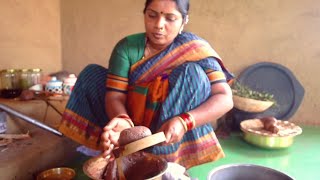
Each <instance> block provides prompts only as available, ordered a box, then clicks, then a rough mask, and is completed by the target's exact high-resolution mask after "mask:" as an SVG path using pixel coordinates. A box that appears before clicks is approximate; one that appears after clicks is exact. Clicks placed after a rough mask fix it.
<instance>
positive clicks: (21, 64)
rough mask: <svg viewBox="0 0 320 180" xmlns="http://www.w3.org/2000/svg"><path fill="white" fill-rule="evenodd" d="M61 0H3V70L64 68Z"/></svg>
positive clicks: (0, 28)
mask: <svg viewBox="0 0 320 180" xmlns="http://www.w3.org/2000/svg"><path fill="white" fill-rule="evenodd" d="M60 25H61V23H60V1H58V0H27V1H25V0H15V1H12V0H1V1H0V69H7V68H41V69H43V71H44V72H54V71H58V70H60V69H62V63H61V40H60V37H61V35H60V32H61V31H60V27H61V26H60Z"/></svg>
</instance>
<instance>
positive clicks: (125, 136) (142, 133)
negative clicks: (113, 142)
mask: <svg viewBox="0 0 320 180" xmlns="http://www.w3.org/2000/svg"><path fill="white" fill-rule="evenodd" d="M150 135H152V133H151V131H150V129H149V128H147V127H145V126H135V127H132V128H129V129H125V130H123V131H121V133H120V137H119V145H120V146H124V145H126V144H129V143H131V142H134V141H137V140H139V139H141V138H144V137H147V136H150Z"/></svg>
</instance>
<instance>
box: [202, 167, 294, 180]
mask: <svg viewBox="0 0 320 180" xmlns="http://www.w3.org/2000/svg"><path fill="white" fill-rule="evenodd" d="M250 179H254V180H271V179H272V180H294V178H292V177H291V176H289V175H287V174H285V173H283V172H281V171H278V170H275V169H272V168H269V167H265V166H259V165H254V164H230V165H223V166H219V167H217V168H215V169H213V170H212V171H210V173H209V175H208V177H207V180H250Z"/></svg>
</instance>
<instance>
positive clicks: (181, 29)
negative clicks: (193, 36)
mask: <svg viewBox="0 0 320 180" xmlns="http://www.w3.org/2000/svg"><path fill="white" fill-rule="evenodd" d="M182 31H183V26H182V27H181V28H180V31H179V34H181V33H182Z"/></svg>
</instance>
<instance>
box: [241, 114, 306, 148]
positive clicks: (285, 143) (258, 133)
mask: <svg viewBox="0 0 320 180" xmlns="http://www.w3.org/2000/svg"><path fill="white" fill-rule="evenodd" d="M277 123H278V124H279V125H281V126H282V127H289V128H291V131H289V132H288V133H284V134H281V133H278V134H274V133H271V132H268V131H266V130H264V129H263V124H262V122H261V121H260V120H258V119H249V120H245V121H242V122H241V123H240V129H241V131H242V132H243V139H244V140H245V141H247V142H248V143H250V144H253V145H256V146H258V147H261V148H265V149H283V148H287V147H289V146H291V145H292V144H293V142H294V137H295V136H297V135H299V134H301V133H302V129H301V128H300V127H299V126H296V125H295V124H293V123H290V122H288V121H281V120H277Z"/></svg>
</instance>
